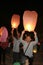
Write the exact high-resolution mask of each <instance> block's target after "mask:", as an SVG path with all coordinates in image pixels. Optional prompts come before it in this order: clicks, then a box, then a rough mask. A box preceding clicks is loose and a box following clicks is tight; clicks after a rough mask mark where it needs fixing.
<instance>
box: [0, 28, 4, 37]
mask: <svg viewBox="0 0 43 65" xmlns="http://www.w3.org/2000/svg"><path fill="white" fill-rule="evenodd" d="M2 32H3V29H2V28H0V37H1V36H2Z"/></svg>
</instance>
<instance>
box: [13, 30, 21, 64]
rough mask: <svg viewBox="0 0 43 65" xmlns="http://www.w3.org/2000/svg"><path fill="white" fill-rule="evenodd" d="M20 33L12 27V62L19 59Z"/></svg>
mask: <svg viewBox="0 0 43 65" xmlns="http://www.w3.org/2000/svg"><path fill="white" fill-rule="evenodd" d="M20 36H21V33H20V32H18V31H17V29H14V31H13V63H14V62H18V61H19V44H20V42H21V41H20Z"/></svg>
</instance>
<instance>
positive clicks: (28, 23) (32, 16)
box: [23, 10, 38, 31]
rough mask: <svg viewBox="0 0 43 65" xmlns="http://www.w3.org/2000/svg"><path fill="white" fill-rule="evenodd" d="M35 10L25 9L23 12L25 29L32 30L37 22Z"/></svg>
mask: <svg viewBox="0 0 43 65" xmlns="http://www.w3.org/2000/svg"><path fill="white" fill-rule="evenodd" d="M37 16H38V15H37V12H36V11H29V10H27V11H25V12H24V14H23V26H24V29H25V30H28V31H34V29H35V27H36V23H37Z"/></svg>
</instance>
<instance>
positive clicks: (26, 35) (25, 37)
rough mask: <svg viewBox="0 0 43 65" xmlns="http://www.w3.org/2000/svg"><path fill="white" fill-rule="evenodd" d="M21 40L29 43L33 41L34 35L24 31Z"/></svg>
mask: <svg viewBox="0 0 43 65" xmlns="http://www.w3.org/2000/svg"><path fill="white" fill-rule="evenodd" d="M23 40H25V41H27V42H30V41H31V40H34V33H33V32H29V31H25V33H24V34H23Z"/></svg>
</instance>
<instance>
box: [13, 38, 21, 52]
mask: <svg viewBox="0 0 43 65" xmlns="http://www.w3.org/2000/svg"><path fill="white" fill-rule="evenodd" d="M19 44H20V39H16V38H15V37H14V41H13V52H19Z"/></svg>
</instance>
